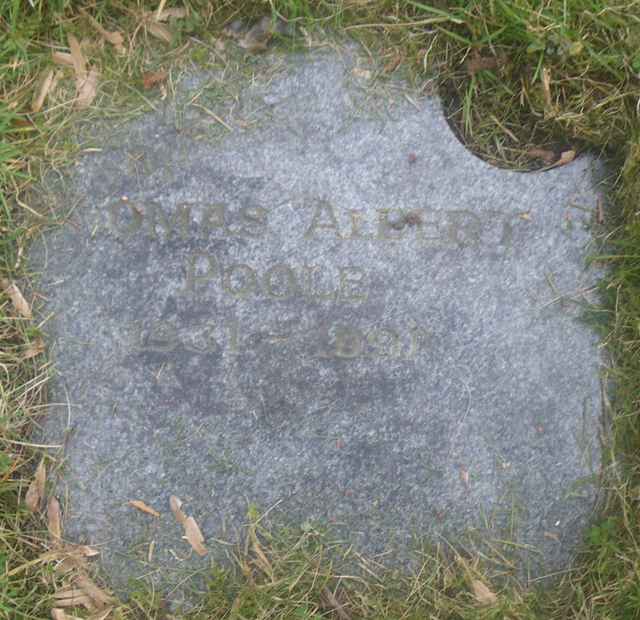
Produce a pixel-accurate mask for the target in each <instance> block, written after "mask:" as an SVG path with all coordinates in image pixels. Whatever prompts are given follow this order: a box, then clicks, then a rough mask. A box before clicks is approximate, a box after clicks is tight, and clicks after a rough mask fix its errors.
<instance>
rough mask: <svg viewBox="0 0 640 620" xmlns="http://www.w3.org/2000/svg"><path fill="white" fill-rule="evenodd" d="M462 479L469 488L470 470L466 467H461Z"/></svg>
mask: <svg viewBox="0 0 640 620" xmlns="http://www.w3.org/2000/svg"><path fill="white" fill-rule="evenodd" d="M460 480H461V481H462V484H464V486H465V487H466V488H467V489H468V488H469V470H468V469H467V468H466V467H461V468H460Z"/></svg>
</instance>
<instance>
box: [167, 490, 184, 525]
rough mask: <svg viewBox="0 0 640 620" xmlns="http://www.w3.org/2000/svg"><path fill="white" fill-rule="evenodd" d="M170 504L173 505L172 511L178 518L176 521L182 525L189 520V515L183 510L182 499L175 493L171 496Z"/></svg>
mask: <svg viewBox="0 0 640 620" xmlns="http://www.w3.org/2000/svg"><path fill="white" fill-rule="evenodd" d="M169 505H170V506H171V512H173V515H174V516H175V518H176V521H177V522H178V523H180V524H181V525H184V522H185V521H186V520H187V515H186V514H185V513H184V512H183V511H182V500H181V499H180V498H179V497H176V496H175V495H172V496H171V497H170V498H169Z"/></svg>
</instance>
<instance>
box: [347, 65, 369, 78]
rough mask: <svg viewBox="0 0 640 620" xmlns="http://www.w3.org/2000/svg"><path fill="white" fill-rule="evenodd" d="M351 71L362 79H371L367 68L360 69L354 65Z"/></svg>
mask: <svg viewBox="0 0 640 620" xmlns="http://www.w3.org/2000/svg"><path fill="white" fill-rule="evenodd" d="M351 73H352V74H353V75H355V76H356V77H357V78H361V79H363V80H369V79H371V71H369V69H362V68H361V67H354V68H353V69H352V70H351Z"/></svg>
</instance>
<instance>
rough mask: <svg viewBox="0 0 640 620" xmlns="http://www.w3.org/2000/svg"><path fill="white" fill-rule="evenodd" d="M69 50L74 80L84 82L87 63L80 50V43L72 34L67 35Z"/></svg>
mask: <svg viewBox="0 0 640 620" xmlns="http://www.w3.org/2000/svg"><path fill="white" fill-rule="evenodd" d="M68 38H69V49H70V50H71V61H72V63H73V70H74V72H75V74H76V79H78V80H84V79H85V78H86V77H87V61H86V59H85V57H84V54H83V53H82V49H81V48H80V43H78V39H76V38H75V37H74V36H73V35H72V34H70V35H69V37H68Z"/></svg>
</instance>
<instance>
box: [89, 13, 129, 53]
mask: <svg viewBox="0 0 640 620" xmlns="http://www.w3.org/2000/svg"><path fill="white" fill-rule="evenodd" d="M80 12H81V13H82V14H83V15H84V16H85V17H86V18H87V19H88V20H89V22H90V23H91V25H92V26H93V27H94V28H95V29H96V30H97V31H98V32H99V33H100V35H101V36H102V38H103V39H104V40H105V41H107V42H108V43H111V45H113V47H114V48H115V50H116V52H117V53H118V54H125V53H126V51H127V50H126V49H125V47H124V37H123V36H122V33H121V32H117V31H115V32H111V31H109V30H106V29H105V28H103V27H102V25H101V24H100V23H99V22H98V21H97V20H96V19H95V18H94V17H92V16H91V15H89V13H88V12H87V11H86V10H85V9H83V8H81V9H80Z"/></svg>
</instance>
